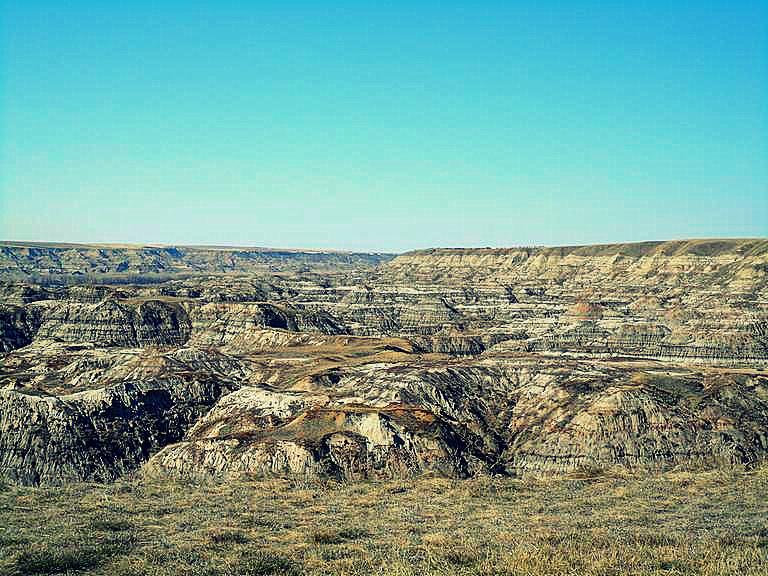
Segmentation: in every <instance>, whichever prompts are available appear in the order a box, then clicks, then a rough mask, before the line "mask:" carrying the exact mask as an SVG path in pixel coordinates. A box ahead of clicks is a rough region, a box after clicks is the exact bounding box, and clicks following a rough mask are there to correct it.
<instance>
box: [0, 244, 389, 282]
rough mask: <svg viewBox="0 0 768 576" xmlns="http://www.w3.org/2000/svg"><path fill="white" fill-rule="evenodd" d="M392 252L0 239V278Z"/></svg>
mask: <svg viewBox="0 0 768 576" xmlns="http://www.w3.org/2000/svg"><path fill="white" fill-rule="evenodd" d="M392 257H394V255H393V254H383V253H376V252H343V251H332V250H301V249H290V248H288V249H285V248H262V247H257V248H253V247H242V248H240V247H236V246H222V247H218V246H173V245H170V246H165V245H159V244H154V245H153V244H149V245H127V244H76V243H54V242H16V241H0V278H5V279H13V278H19V277H22V278H24V277H30V276H42V277H44V278H52V277H55V276H63V277H74V276H89V277H93V279H94V280H96V281H111V280H119V279H121V278H125V277H128V276H145V277H148V276H151V275H153V274H154V275H158V274H162V275H164V276H168V275H174V274H186V275H190V274H208V273H211V274H218V273H250V272H292V271H293V272H311V271H320V270H329V269H339V270H343V269H351V268H355V269H360V268H362V269H365V268H372V267H375V266H377V265H378V264H380V263H381V262H384V261H386V260H389V259H391V258H392Z"/></svg>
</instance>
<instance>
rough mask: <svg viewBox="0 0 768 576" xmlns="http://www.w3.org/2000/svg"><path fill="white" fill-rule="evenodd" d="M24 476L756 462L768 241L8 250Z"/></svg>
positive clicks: (0, 424) (2, 413)
mask: <svg viewBox="0 0 768 576" xmlns="http://www.w3.org/2000/svg"><path fill="white" fill-rule="evenodd" d="M0 278H1V279H2V282H1V283H0V478H2V479H4V480H6V481H10V482H16V483H22V484H39V483H61V482H68V481H75V480H98V481H108V480H112V479H115V478H117V477H119V476H120V475H122V474H125V473H127V472H130V471H134V470H137V469H142V470H143V471H145V472H147V473H155V474H169V475H180V476H200V475H215V476H227V475H238V474H243V473H247V474H251V475H256V476H270V475H299V476H302V477H317V476H321V477H322V476H331V477H335V478H338V479H357V478H392V477H403V476H410V475H415V474H420V473H423V472H425V471H433V472H436V473H439V474H443V475H447V476H451V477H459V478H464V477H469V476H473V475H478V474H488V473H492V474H503V475H523V474H529V473H564V472H569V471H574V470H581V469H597V468H608V467H613V466H623V467H629V468H643V469H648V468H652V469H664V468H670V467H675V466H679V465H686V466H687V465H692V466H697V467H713V466H719V465H722V464H735V463H740V464H745V465H747V466H751V465H753V464H755V463H757V462H759V461H760V460H762V459H764V458H765V457H766V454H768V372H766V368H768V240H765V239H744V240H719V239H718V240H692V241H672V242H644V243H635V244H611V245H600V246H571V247H557V248H543V247H527V248H510V249H448V248H446V249H433V250H419V251H414V252H409V253H406V254H401V255H398V256H394V255H388V254H353V253H343V252H309V251H288V250H283V251H278V250H270V249H266V248H258V249H254V248H216V247H183V246H179V247H167V246H145V247H137V246H86V245H76V244H71V245H59V244H30V243H3V244H0Z"/></svg>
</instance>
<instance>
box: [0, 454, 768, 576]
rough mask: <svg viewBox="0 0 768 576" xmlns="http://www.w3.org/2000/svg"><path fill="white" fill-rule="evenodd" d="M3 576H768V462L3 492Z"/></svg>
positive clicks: (145, 482) (146, 482)
mask: <svg viewBox="0 0 768 576" xmlns="http://www.w3.org/2000/svg"><path fill="white" fill-rule="evenodd" d="M0 490H1V491H0V574H2V575H17V574H18V575H21V574H23V575H44V574H110V575H128V574H130V575H139V574H152V575H189V576H193V575H194V576H197V575H199V576H203V575H205V576H216V575H232V576H234V575H243V576H256V575H270V574H273V575H299V574H310V575H312V574H317V575H320V574H323V575H325V574H338V575H354V574H360V575H365V576H372V575H375V574H382V575H383V574H393V575H406V574H414V575H416V574H445V575H452V574H485V575H491V574H493V575H512V574H515V575H518V574H520V575H524V574H530V575H533V574H547V575H557V574H595V575H596V574H605V575H608V574H616V575H619V574H622V575H623V574H739V575H750V574H752V575H757V574H761V575H764V574H768V498H766V495H768V467H763V468H760V469H757V470H754V471H750V472H746V471H743V470H729V471H714V472H687V471H686V472H669V473H665V474H661V475H644V474H641V475H635V476H630V475H629V474H628V473H627V472H626V471H625V472H617V473H616V474H611V473H608V474H600V475H595V476H588V475H582V476H580V477H570V478H549V479H544V478H538V479H533V478H525V479H494V478H478V479H473V480H464V481H461V480H448V479H443V478H436V477H423V478H419V479H416V480H400V481H391V482H352V483H344V484H339V483H336V482H306V483H305V482H302V481H298V480H295V479H293V480H280V479H273V480H247V479H243V480H238V481H227V482H216V481H207V482H199V483H198V482H195V483H192V482H184V481H180V480H167V479H159V478H147V477H145V478H135V479H132V480H121V481H118V482H117V483H115V484H110V485H101V484H70V485H67V486H64V487H40V488H32V487H17V486H3V487H2V488H1V489H0Z"/></svg>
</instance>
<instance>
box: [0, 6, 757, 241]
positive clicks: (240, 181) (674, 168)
mask: <svg viewBox="0 0 768 576" xmlns="http://www.w3.org/2000/svg"><path fill="white" fill-rule="evenodd" d="M0 30H1V34H2V36H1V39H2V40H1V41H2V43H1V44H0V48H1V51H0V58H1V59H0V238H4V239H14V240H48V241H80V242H100V241H101V242H112V241H114V242H118V241H119V242H139V243H142V242H148V243H149V242H161V243H179V244H184V243H209V244H233V245H259V246H284V247H306V248H338V249H357V250H393V251H400V250H406V249H410V248H419V247H427V246H511V245H519V244H549V245H557V244H583V243H595V242H612V241H631V240H647V239H671V238H687V237H714V236H728V237H737V236H766V235H768V2H765V1H762V2H744V1H738V0H732V1H729V2H706V1H701V0H699V1H695V2H640V1H638V2H618V1H617V2H588V1H581V2H570V1H569V2H554V1H549V2H482V1H478V2H418V1H411V2H377V3H369V2H362V1H358V2H343V1H337V2H320V1H317V0H315V1H312V2H291V1H282V2H268V1H258V2H228V1H226V0H224V1H217V2H195V1H194V0H187V1H185V2H174V1H170V0H169V1H165V2H142V1H140V0H135V1H132V2H126V3H118V2H85V1H72V2H60V1H56V2H42V1H35V0H26V1H24V2H22V1H14V2H9V1H6V0H0Z"/></svg>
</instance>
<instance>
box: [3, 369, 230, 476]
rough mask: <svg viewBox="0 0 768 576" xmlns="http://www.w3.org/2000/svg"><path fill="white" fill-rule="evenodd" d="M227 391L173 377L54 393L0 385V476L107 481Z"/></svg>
mask: <svg viewBox="0 0 768 576" xmlns="http://www.w3.org/2000/svg"><path fill="white" fill-rule="evenodd" d="M226 390H227V386H226V385H225V384H224V383H222V382H219V381H216V380H188V381H185V380H182V379H178V378H176V379H169V380H143V381H139V382H126V383H122V384H117V385H114V386H110V387H107V388H104V389H101V390H92V391H87V392H79V393H76V394H71V395H65V396H58V397H57V396H47V395H38V394H29V393H26V392H20V391H14V390H0V475H2V477H3V478H6V479H9V480H11V481H14V482H20V483H23V484H36V483H39V482H45V483H58V482H65V481H75V480H97V481H106V480H113V479H115V478H116V477H118V476H119V475H121V474H123V473H125V472H128V471H131V470H135V469H136V468H138V467H139V466H140V465H141V464H142V463H143V462H144V461H145V460H146V459H147V458H148V457H149V455H150V454H151V453H152V452H153V451H155V450H157V449H158V448H159V447H161V446H164V445H166V444H168V443H170V442H174V441H177V440H179V439H180V438H182V437H183V435H184V433H185V432H186V430H187V428H188V427H189V426H190V425H191V424H192V423H193V422H194V421H195V420H196V419H197V418H199V417H200V416H201V415H202V414H203V413H204V412H205V410H206V409H207V408H209V407H210V406H211V405H212V404H213V403H214V402H215V401H216V400H217V399H218V397H219V396H221V394H222V393H223V392H224V391H226Z"/></svg>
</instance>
